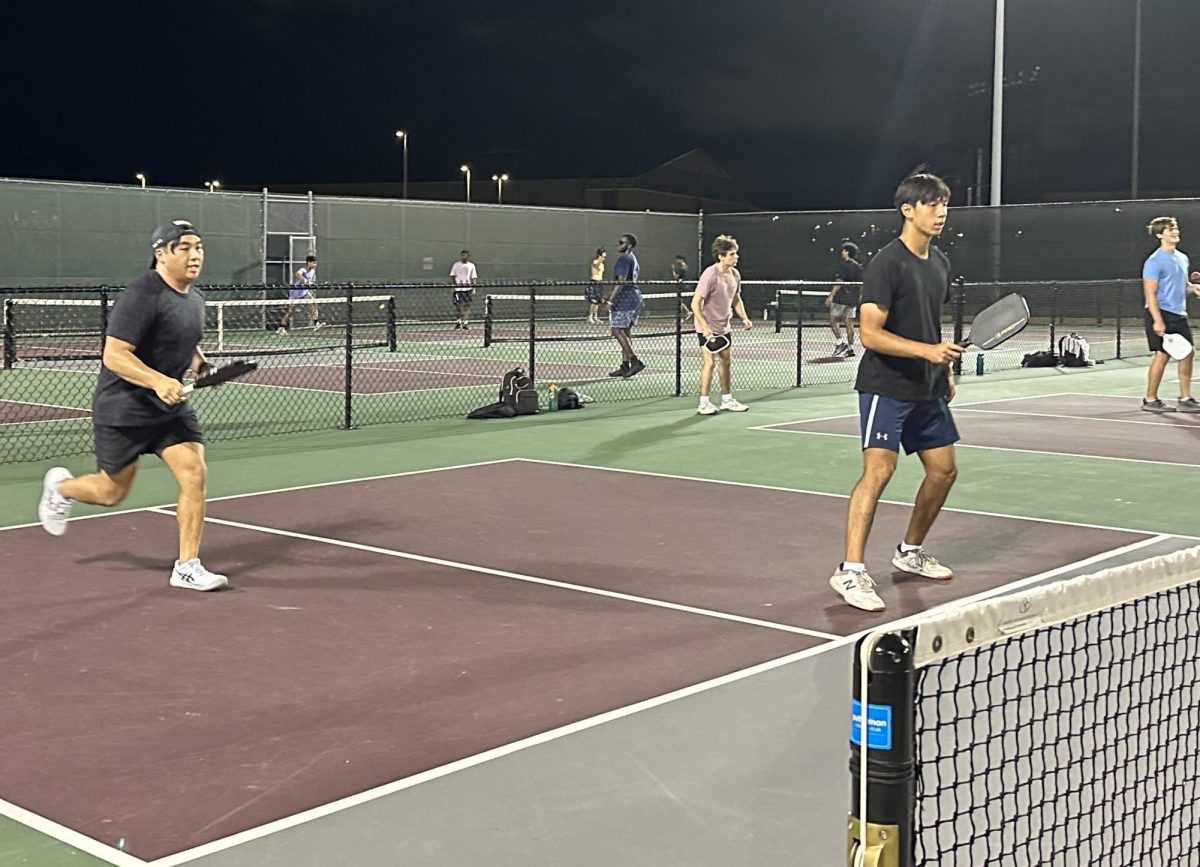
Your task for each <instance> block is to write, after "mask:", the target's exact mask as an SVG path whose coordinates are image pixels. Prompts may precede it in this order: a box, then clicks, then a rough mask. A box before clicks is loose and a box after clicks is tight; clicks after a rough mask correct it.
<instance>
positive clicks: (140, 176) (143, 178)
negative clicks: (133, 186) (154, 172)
mask: <svg viewBox="0 0 1200 867" xmlns="http://www.w3.org/2000/svg"><path fill="white" fill-rule="evenodd" d="M134 177H135V178H137V179H138V180H139V181H141V182H142V189H143V190H144V189H146V176H145V175H144V174H142V173H141V172H138V173H137V174H136V175H134Z"/></svg>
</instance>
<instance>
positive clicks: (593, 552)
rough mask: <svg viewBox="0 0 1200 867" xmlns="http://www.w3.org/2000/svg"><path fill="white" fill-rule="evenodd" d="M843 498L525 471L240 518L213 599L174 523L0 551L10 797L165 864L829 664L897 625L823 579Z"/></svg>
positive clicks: (977, 546)
mask: <svg viewBox="0 0 1200 867" xmlns="http://www.w3.org/2000/svg"><path fill="white" fill-rule="evenodd" d="M714 502H716V503H720V514H721V515H722V520H721V522H720V527H721V533H719V534H717V533H715V532H714V528H715V527H716V526H717V525H716V524H714V514H715V511H714V505H713V504H714ZM844 507H845V501H844V500H843V499H841V498H838V497H826V496H817V495H811V494H803V493H797V492H790V491H781V490H770V489H764V488H754V487H749V486H737V485H716V484H715V483H709V482H703V481H696V480H687V479H675V478H670V477H663V476H654V475H642V474H633V473H622V472H613V471H605V470H599V469H592V468H586V467H574V466H563V465H556V464H547V463H539V462H532V461H507V462H501V463H496V464H486V465H480V466H474V467H464V468H458V469H447V470H441V471H434V472H427V473H417V474H412V475H404V476H395V477H390V478H383V479H376V480H371V481H362V482H354V483H344V484H336V485H325V486H320V487H317V488H310V489H302V490H295V491H288V492H280V493H274V494H262V495H254V496H245V497H237V498H231V499H225V500H218V501H214V502H212V503H211V504H210V510H209V514H210V517H212V518H214V519H216V520H214V521H213V522H212V523H210V525H209V526H208V528H207V529H206V533H205V561H206V563H207V564H208V565H209V566H210V567H212V568H214V569H218V570H220V571H225V572H228V574H229V575H230V577H231V579H232V582H233V586H234V588H235V589H233V590H230V591H225V592H221V593H216V594H199V593H192V592H188V591H182V590H172V589H169V588H168V587H167V586H166V579H167V568H168V566H169V561H170V559H171V555H172V551H173V547H174V537H175V526H174V520H173V518H172V517H171V516H169V515H166V514H161V513H157V512H130V513H125V514H108V515H105V516H103V517H97V518H90V519H84V520H79V521H75V522H72V524H71V526H70V529H69V532H68V534H67V535H66V536H65V537H63V538H61V539H55V538H52V537H49V536H46V535H45V534H44V533H43V532H42V530H41V529H40V528H37V527H26V528H20V529H13V530H6V531H3V532H0V576H3V577H2V578H0V588H2V589H3V592H4V598H5V605H4V607H3V609H2V610H0V635H2V636H3V638H0V653H2V654H3V658H4V663H5V664H4V666H3V667H2V668H0V690H2V691H3V694H4V695H5V696H6V700H5V717H4V720H5V724H4V726H3V727H0V763H2V764H0V770H2V773H0V798H3V799H4V800H7V801H9V802H11V803H14V804H17V805H19V806H21V807H24V808H26V809H28V810H31V811H33V812H34V813H37V814H39V815H42V816H44V817H46V818H49V819H51V820H53V821H55V822H58V823H60V824H62V825H65V826H67V827H70V828H73V829H75V830H77V831H79V832H81V833H83V834H86V835H88V836H90V837H93V838H95V839H97V840H100V841H102V842H105V843H108V844H109V845H115V843H116V841H117V840H119V839H120V838H124V840H125V849H126V851H127V852H129V853H131V854H133V855H135V856H137V857H140V858H143V859H152V858H156V857H161V856H164V855H167V854H170V853H173V852H178V851H181V850H184V849H188V848H192V847H195V846H197V845H200V844H203V843H205V842H209V841H212V840H215V839H219V838H221V837H225V836H227V835H230V834H233V833H236V832H238V831H242V830H247V829H250V828H253V827H256V826H259V825H262V824H264V823H266V822H270V821H272V820H275V819H280V818H283V817H286V816H289V815H293V814H295V813H297V812H300V811H303V810H305V809H309V808H312V807H317V806H320V805H322V804H326V803H329V802H331V801H334V800H337V799H340V798H344V797H347V796H351V795H354V794H356V793H361V792H363V791H366V790H369V789H371V788H373V787H377V786H381V785H384V784H386V783H389V782H392V781H396V780H401V779H404V778H407V777H410V776H412V775H413V774H417V773H420V772H422V771H427V770H430V769H433V768H437V767H440V766H444V765H446V764H447V763H450V762H454V761H456V760H462V759H469V758H470V757H471V756H475V755H477V754H479V753H481V752H483V751H486V750H489V749H491V748H494V747H498V746H502V745H505V744H510V743H513V742H514V741H518V740H520V739H522V738H527V737H530V736H533V735H536V734H538V733H542V732H547V731H549V730H552V729H555V728H558V727H561V726H564V725H567V724H569V723H572V722H577V721H580V720H584V719H587V718H589V717H592V716H595V715H597V714H600V713H603V712H605V711H608V710H614V709H617V708H621V707H624V706H627V705H630V704H632V703H635V702H638V701H641V700H644V699H649V698H653V697H656V696H660V695H663V694H664V693H668V692H671V691H673V690H676V689H680V688H682V687H686V686H689V685H693V684H697V683H701V682H703V681H706V680H709V679H712V678H714V677H718V676H721V675H724V674H728V673H732V672H735V671H738V670H741V669H744V668H747V667H749V666H753V665H755V664H757V663H761V662H765V661H769V660H772V659H776V658H779V657H781V656H785V655H788V654H791V653H794V652H797V651H802V650H806V649H810V648H814V647H818V646H821V645H822V644H823V643H824V641H825V638H832V637H834V636H838V635H848V634H851V633H853V632H856V631H858V630H861V629H864V628H867V627H868V626H873V625H878V624H881V623H882V622H884V619H883V617H882V616H876V615H869V614H866V613H864V612H859V611H855V610H853V609H849V608H847V607H846V606H844V605H842V604H841V603H840V600H838V599H837V597H836V596H834V595H833V594H832V592H831V591H830V590H829V588H828V586H827V585H826V580H827V578H828V574H829V569H830V567H831V566H832V564H833V562H834V560H835V559H836V557H837V551H836V550H835V549H836V547H837V540H838V539H839V538H840V534H841V526H842V522H843V511H844ZM906 519H907V509H906V508H902V507H899V506H887V505H884V506H882V507H881V509H880V513H879V516H878V519H877V522H876V527H875V532H874V534H873V539H874V540H876V541H873V543H872V548H871V550H870V552H869V557H870V559H871V560H872V561H875V562H886V557H887V551H888V549H889V548H890V546H891V544H892V543H893V542H894V540H895V538H897V537H898V536H899V534H900V532H901V531H902V528H903V525H904V522H905V520H906ZM284 533H287V534H293V535H282V534H284ZM1147 535H1148V534H1139V533H1129V532H1122V531H1115V530H1104V529H1095V528H1083V527H1073V526H1067V525H1052V524H1044V523H1040V522H1037V521H1025V520H1017V519H1008V518H997V517H987V516H981V515H971V514H964V513H957V512H947V513H945V514H944V515H943V516H942V517H941V519H940V520H939V523H938V526H937V528H936V530H935V534H934V537H933V538H931V540H930V545H931V547H936V550H937V553H938V555H939V556H940V557H941V558H943V559H944V560H945V561H946V562H948V563H950V564H951V565H953V566H954V567H955V568H956V569H957V572H958V577H956V578H955V579H954V580H953V581H950V582H930V581H922V580H919V579H910V578H906V577H903V576H898V575H890V574H887V573H886V572H883V573H881V574H879V575H877V577H878V578H880V579H881V581H880V584H881V594H882V595H883V597H884V599H885V600H886V601H887V602H888V604H889V606H890V608H889V611H888V612H887V616H888V618H895V617H900V616H903V615H905V614H910V613H914V612H916V611H919V610H922V609H924V608H927V607H929V606H931V605H936V604H940V603H943V602H947V601H951V600H953V599H957V598H962V597H964V596H967V595H972V594H975V593H978V592H980V591H983V590H986V589H989V588H994V587H997V586H999V585H1002V584H1004V583H1007V582H1009V581H1012V580H1014V579H1020V578H1025V577H1028V576H1031V575H1034V574H1038V573H1041V572H1044V571H1046V570H1049V569H1053V568H1056V567H1061V566H1066V565H1068V564H1070V563H1073V562H1076V561H1079V560H1081V559H1084V558H1087V557H1090V556H1093V555H1096V554H1099V553H1102V552H1105V551H1109V550H1112V549H1115V548H1118V547H1121V546H1123V545H1127V544H1129V543H1132V542H1136V541H1140V540H1143V539H1145V538H1147ZM335 542H340V543H341V544H335ZM355 546H358V547H355ZM368 548H370V549H371V550H368ZM396 552H407V553H408V554H412V555H424V556H425V557H428V558H438V559H439V560H441V561H444V562H429V561H428V560H420V559H412V558H411V557H402V556H396V555H395V554H396ZM456 564H458V565H456ZM471 565H474V566H477V567H484V568H489V569H491V570H503V571H506V572H510V573H515V575H510V576H505V575H498V574H490V573H486V572H480V571H472V570H471V569H470V568H465V567H468V566H471ZM519 576H533V577H537V578H545V579H550V580H554V581H558V582H564V583H566V584H571V585H580V587H581V588H601V589H605V590H610V591H616V592H619V593H623V594H629V595H630V596H632V597H639V598H629V599H626V598H614V597H611V596H605V595H597V594H595V593H589V592H584V590H582V589H573V588H572V587H561V586H547V585H545V584H538V583H532V582H530V581H528V580H521V578H520V577H519ZM643 600H662V601H666V602H671V603H676V604H679V605H686V606H692V607H694V608H698V609H705V610H707V611H704V610H702V611H681V610H677V609H673V608H666V607H660V606H656V605H653V604H650V603H649V602H648V601H643ZM708 612H723V613H725V614H730V615H739V616H742V617H746V618H752V619H754V620H756V621H766V622H767V623H765V624H761V625H756V624H754V623H747V622H740V621H736V620H729V619H724V618H722V617H719V616H714V615H713V614H712V613H708ZM772 623H774V624H782V625H783V628H776V627H772V626H771V625H770V624H772ZM796 627H799V628H801V629H803V630H810V631H813V634H811V635H810V634H804V633H802V632H799V633H798V632H796V631H795V628H796ZM822 634H825V635H824V637H823V635H822Z"/></svg>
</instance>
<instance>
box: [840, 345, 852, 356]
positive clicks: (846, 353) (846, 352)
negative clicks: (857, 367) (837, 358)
mask: <svg viewBox="0 0 1200 867" xmlns="http://www.w3.org/2000/svg"><path fill="white" fill-rule="evenodd" d="M853 357H854V347H853V346H847V347H846V349H845V351H844V352H843V353H842V358H853Z"/></svg>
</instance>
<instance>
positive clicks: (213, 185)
mask: <svg viewBox="0 0 1200 867" xmlns="http://www.w3.org/2000/svg"><path fill="white" fill-rule="evenodd" d="M204 186H206V187H208V191H209V192H210V193H211V192H212V191H213V190H215V189H216V188H217V187H219V186H221V182H220V181H205V182H204Z"/></svg>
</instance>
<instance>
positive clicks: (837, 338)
mask: <svg viewBox="0 0 1200 867" xmlns="http://www.w3.org/2000/svg"><path fill="white" fill-rule="evenodd" d="M829 328H830V329H831V330H832V331H833V339H834V342H835V343H837V344H839V345H840V344H841V342H842V328H841V323H839V322H838V321H837V319H835V318H833V317H832V316H831V317H829Z"/></svg>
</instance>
